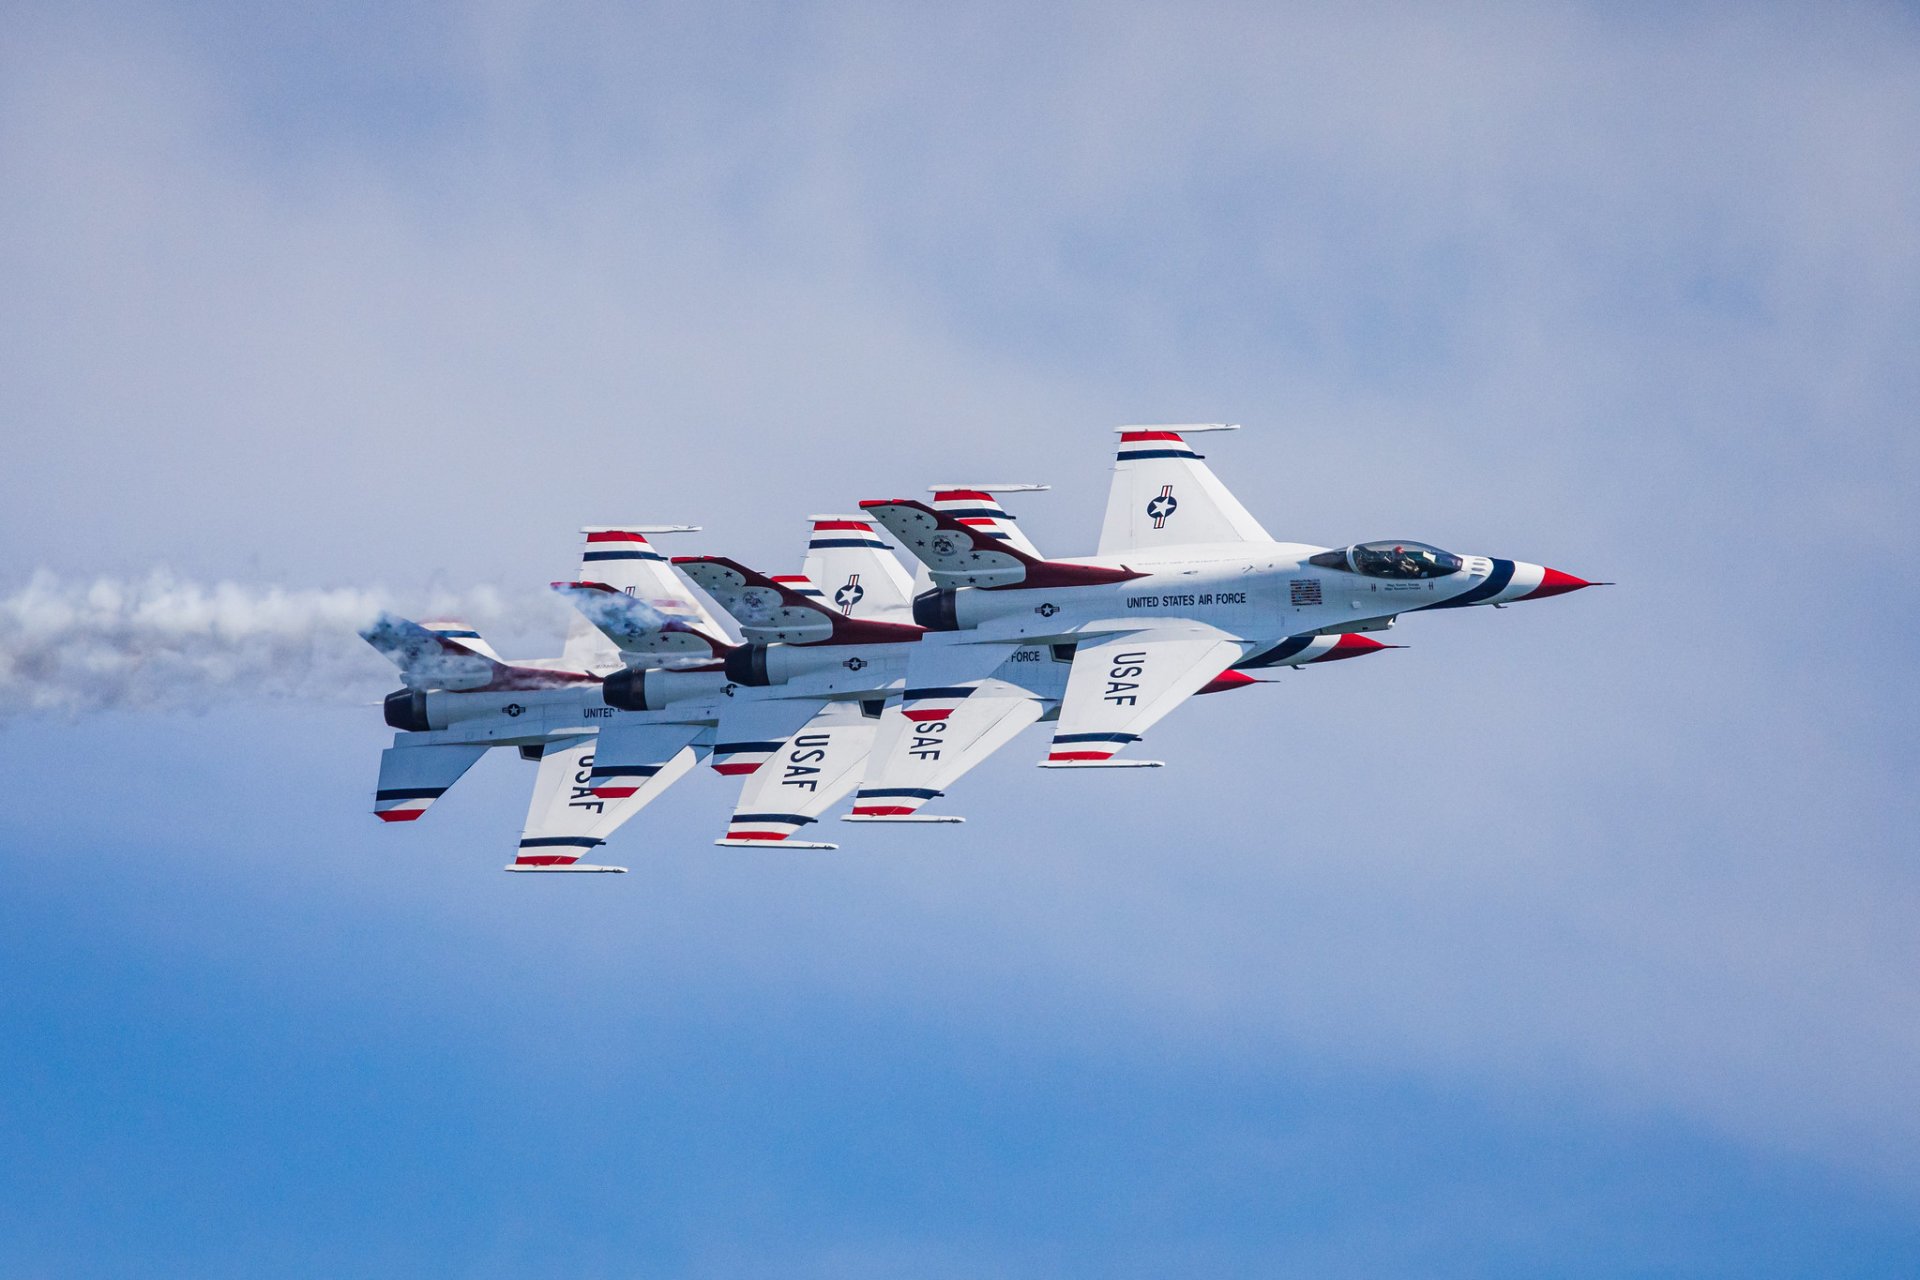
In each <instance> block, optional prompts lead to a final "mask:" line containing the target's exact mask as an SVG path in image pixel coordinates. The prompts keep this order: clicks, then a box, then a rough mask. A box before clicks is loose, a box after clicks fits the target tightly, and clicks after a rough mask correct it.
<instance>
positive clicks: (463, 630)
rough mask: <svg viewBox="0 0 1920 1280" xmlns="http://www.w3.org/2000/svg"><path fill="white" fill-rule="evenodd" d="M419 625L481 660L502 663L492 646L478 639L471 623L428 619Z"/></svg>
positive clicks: (448, 619) (478, 636)
mask: <svg viewBox="0 0 1920 1280" xmlns="http://www.w3.org/2000/svg"><path fill="white" fill-rule="evenodd" d="M420 625H421V626H423V627H425V628H426V629H427V630H429V631H431V632H433V634H435V635H437V636H439V637H440V638H441V639H442V640H454V641H458V642H459V643H460V644H461V645H463V646H465V647H466V648H468V649H471V650H473V651H474V652H475V653H477V654H479V655H480V656H481V657H483V658H492V659H493V660H494V661H495V662H501V661H504V659H502V658H501V656H500V655H499V654H498V653H496V652H494V648H493V646H492V645H490V644H488V643H487V642H486V641H485V640H483V639H481V638H480V633H479V632H478V631H475V630H474V629H473V624H472V623H469V622H463V621H461V620H460V619H458V618H428V619H426V620H425V621H423V622H421V624H420Z"/></svg>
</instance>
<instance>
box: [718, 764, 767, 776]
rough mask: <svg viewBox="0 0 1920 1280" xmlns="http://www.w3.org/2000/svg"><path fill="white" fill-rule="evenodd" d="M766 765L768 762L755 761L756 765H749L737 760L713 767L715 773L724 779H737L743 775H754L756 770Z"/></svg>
mask: <svg viewBox="0 0 1920 1280" xmlns="http://www.w3.org/2000/svg"><path fill="white" fill-rule="evenodd" d="M764 763H766V762H765V761H755V762H754V763H752V764H749V763H747V762H745V761H740V760H735V761H730V762H728V763H726V764H717V765H715V766H713V771H714V772H715V773H717V774H720V775H721V776H723V777H728V778H737V777H739V776H740V775H742V774H747V773H752V772H753V771H754V770H755V769H758V768H759V767H760V766H761V765H762V764H764Z"/></svg>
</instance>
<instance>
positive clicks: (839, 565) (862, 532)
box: [774, 516, 913, 622]
mask: <svg viewBox="0 0 1920 1280" xmlns="http://www.w3.org/2000/svg"><path fill="white" fill-rule="evenodd" d="M812 519H813V535H812V536H811V537H810V538H808V539H807V562H806V568H805V574H806V578H807V581H809V582H811V583H814V584H817V585H818V589H819V590H821V591H824V592H825V593H826V597H827V599H828V600H830V601H831V605H830V607H831V608H835V609H838V610H839V611H840V612H841V613H842V614H843V615H845V616H846V617H849V618H871V619H876V620H879V621H883V622H911V621H912V620H913V579H911V578H909V577H908V576H907V571H906V570H905V569H902V568H901V567H900V561H899V560H898V559H897V558H896V557H895V556H894V554H893V548H892V547H891V546H889V545H887V543H885V542H883V541H882V540H881V538H880V535H879V534H877V533H876V532H874V528H873V525H872V523H870V522H869V521H868V520H867V518H866V517H864V516H814V517H812ZM774 581H775V582H784V581H786V579H784V578H779V577H776V578H775V579H774ZM801 594H802V595H805V594H806V593H805V592H804V591H802V592H801Z"/></svg>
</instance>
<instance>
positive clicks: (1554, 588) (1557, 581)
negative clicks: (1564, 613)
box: [1520, 569, 1598, 600]
mask: <svg viewBox="0 0 1920 1280" xmlns="http://www.w3.org/2000/svg"><path fill="white" fill-rule="evenodd" d="M1596 585H1598V584H1597V583H1592V582H1588V581H1587V580H1586V579H1585V578H1576V577H1574V576H1573V575H1572V574H1570V573H1562V572H1560V571H1559V570H1558V569H1548V570H1547V571H1546V576H1545V577H1543V578H1541V579H1540V585H1539V586H1537V587H1535V588H1534V589H1533V590H1531V591H1529V592H1527V594H1525V595H1524V596H1521V597H1520V598H1521V599H1522V600H1541V599H1544V598H1546V597H1547V596H1563V595H1565V594H1566V593H1567V592H1569V591H1578V590H1580V588H1582V587H1591V586H1596Z"/></svg>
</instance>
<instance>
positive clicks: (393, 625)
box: [360, 612, 598, 693]
mask: <svg viewBox="0 0 1920 1280" xmlns="http://www.w3.org/2000/svg"><path fill="white" fill-rule="evenodd" d="M360 638H361V639H362V640H365V641H366V642H367V643H368V644H370V645H372V646H373V647H374V648H375V649H377V650H379V651H380V653H381V655H382V656H384V657H385V658H386V659H387V660H388V661H389V662H391V663H393V665H394V666H396V667H398V668H400V678H401V680H402V681H403V682H404V683H405V684H406V686H407V687H408V688H409V689H416V690H425V689H446V690H450V691H452V692H456V693H461V692H468V691H471V690H475V689H489V690H528V689H557V688H560V687H561V686H563V685H570V684H592V683H594V682H595V681H596V680H597V679H598V677H596V676H592V675H589V674H587V673H586V672H584V671H566V670H559V669H549V668H545V667H518V666H511V665H509V664H507V663H504V662H501V661H499V660H497V659H495V658H490V657H488V656H487V655H485V654H483V653H478V652H476V651H475V650H473V649H472V648H471V647H469V646H468V645H467V644H466V643H465V642H464V641H461V640H454V639H450V638H448V637H447V636H445V635H442V634H440V633H439V632H437V631H433V630H431V629H429V628H427V627H424V626H421V625H420V624H419V623H417V622H413V621H410V620H408V619H406V618H402V617H400V616H399V615H397V614H392V613H385V612H382V613H381V614H380V616H379V617H377V618H376V619H374V620H373V621H372V622H370V623H368V624H367V625H366V626H364V627H362V628H361V629H360Z"/></svg>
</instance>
